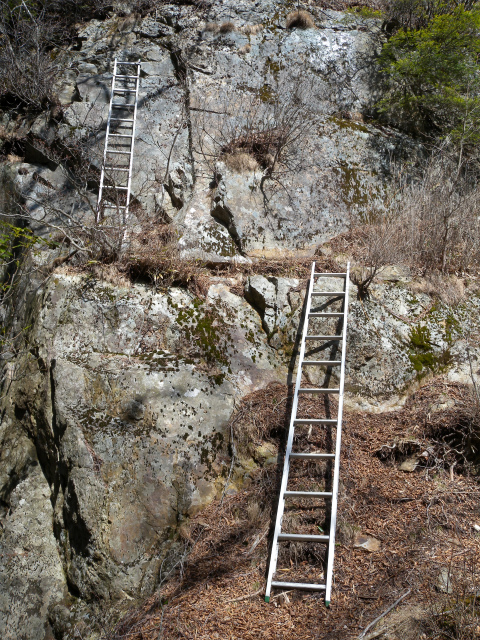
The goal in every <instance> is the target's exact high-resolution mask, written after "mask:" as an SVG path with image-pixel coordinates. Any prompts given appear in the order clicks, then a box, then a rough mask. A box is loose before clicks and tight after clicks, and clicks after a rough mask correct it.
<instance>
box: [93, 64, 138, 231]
mask: <svg viewBox="0 0 480 640" xmlns="http://www.w3.org/2000/svg"><path fill="white" fill-rule="evenodd" d="M140 64H141V63H140V61H138V62H121V61H118V60H117V59H116V58H115V62H114V64H113V75H112V87H111V91H110V106H109V109H108V119H107V129H106V132H105V149H104V152H103V163H102V170H101V174H100V188H99V191H98V201H97V212H96V222H97V224H98V223H100V222H102V221H103V220H104V219H106V220H108V221H109V222H110V223H111V222H112V218H113V216H115V214H116V216H117V223H118V222H120V224H121V225H122V226H123V225H126V223H127V219H128V208H129V206H130V193H131V186H132V169H133V148H134V143H135V125H136V123H137V105H138V91H139V87H140ZM132 68H133V69H132ZM130 70H132V71H133V73H132V72H131V71H130Z"/></svg>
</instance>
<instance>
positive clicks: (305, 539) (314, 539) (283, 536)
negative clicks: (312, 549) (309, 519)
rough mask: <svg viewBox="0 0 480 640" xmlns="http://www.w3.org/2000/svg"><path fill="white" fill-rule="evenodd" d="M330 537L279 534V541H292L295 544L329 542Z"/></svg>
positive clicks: (307, 534) (305, 534) (306, 534)
mask: <svg viewBox="0 0 480 640" xmlns="http://www.w3.org/2000/svg"><path fill="white" fill-rule="evenodd" d="M329 538H330V536H319V535H316V534H315V535H313V534H309V533H279V534H278V539H279V540H291V541H295V542H327V541H328V539H329Z"/></svg>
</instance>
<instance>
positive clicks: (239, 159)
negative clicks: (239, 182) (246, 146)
mask: <svg viewBox="0 0 480 640" xmlns="http://www.w3.org/2000/svg"><path fill="white" fill-rule="evenodd" d="M222 160H223V161H224V162H225V164H226V165H227V167H228V168H229V169H231V170H232V171H235V172H236V173H247V172H248V171H256V170H258V169H259V168H260V167H259V165H258V162H257V161H256V160H255V158H254V157H253V156H251V155H250V154H249V153H245V152H244V151H235V152H233V153H229V154H226V155H225V156H223V157H222Z"/></svg>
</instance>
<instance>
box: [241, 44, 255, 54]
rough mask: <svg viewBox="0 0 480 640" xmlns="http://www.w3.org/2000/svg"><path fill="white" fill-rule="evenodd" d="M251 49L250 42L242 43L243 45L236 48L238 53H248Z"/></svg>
mask: <svg viewBox="0 0 480 640" xmlns="http://www.w3.org/2000/svg"><path fill="white" fill-rule="evenodd" d="M251 50H252V45H251V44H250V43H247V44H244V45H243V47H240V49H239V50H238V53H239V55H241V56H242V55H244V54H245V53H250V51H251Z"/></svg>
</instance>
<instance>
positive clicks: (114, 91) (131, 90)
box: [113, 89, 136, 93]
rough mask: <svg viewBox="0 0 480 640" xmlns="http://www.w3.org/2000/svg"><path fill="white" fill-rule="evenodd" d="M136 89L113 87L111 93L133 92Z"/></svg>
mask: <svg viewBox="0 0 480 640" xmlns="http://www.w3.org/2000/svg"><path fill="white" fill-rule="evenodd" d="M135 92H136V89H114V90H113V93H135Z"/></svg>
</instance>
